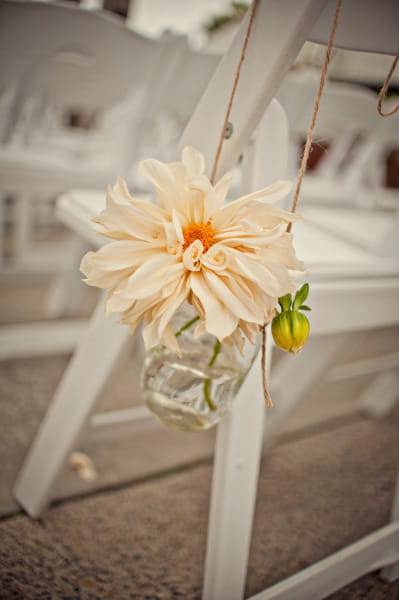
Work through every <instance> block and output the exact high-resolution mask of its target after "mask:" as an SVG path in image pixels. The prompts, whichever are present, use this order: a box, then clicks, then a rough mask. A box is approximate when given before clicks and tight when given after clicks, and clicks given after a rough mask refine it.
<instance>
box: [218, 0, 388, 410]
mask: <svg viewBox="0 0 399 600" xmlns="http://www.w3.org/2000/svg"><path fill="white" fill-rule="evenodd" d="M258 2H259V0H254V1H253V3H252V10H251V15H250V18H249V22H248V27H247V31H246V35H245V38H244V43H243V46H242V50H241V55H240V59H239V63H238V66H237V70H236V73H235V78H234V83H233V87H232V90H231V94H230V98H229V102H228V105H227V110H226V114H225V119H224V123H223V127H222V130H221V134H220V138H219V143H218V147H217V150H216V155H215V159H214V162H213V168H212V173H211V176H210V181H211V182H212V183H214V182H215V177H216V172H217V168H218V164H219V160H220V156H221V154H222V149H223V144H224V140H225V139H226V133H227V130H228V124H229V118H230V113H231V109H232V106H233V102H234V98H235V95H236V91H237V87H238V82H239V79H240V75H241V68H242V65H243V63H244V60H245V55H246V51H247V47H248V42H249V38H250V36H251V31H252V25H253V22H254V18H255V13H256V9H257V6H258ZM342 2H343V0H338V1H337V6H336V9H335V16H334V21H333V24H332V28H331V33H330V37H329V40H328V45H327V50H326V54H325V58H324V63H323V68H322V71H321V76H320V84H319V89H318V91H317V95H316V99H315V103H314V107H313V114H312V119H311V122H310V126H309V130H308V135H307V139H306V144H305V148H304V152H303V156H302V161H301V167H300V170H299V173H298V179H297V183H296V188H295V192H294V196H293V200H292V205H291V212H295V211H296V207H297V204H298V198H299V193H300V190H301V185H302V180H303V177H304V175H305V172H306V166H307V162H308V158H309V153H310V149H311V145H312V137H313V130H314V127H315V124H316V117H317V113H318V110H319V104H320V98H321V95H322V92H323V88H324V83H325V79H326V75H327V69H328V65H329V63H330V58H331V50H332V47H333V42H334V37H335V32H336V29H337V24H338V18H339V14H340V11H341V6H342ZM395 64H396V63H395ZM393 69H394V66H393V68H392V71H393ZM290 230H291V223H289V224H288V226H287V232H289V231H290ZM267 325H268V323H265V324H264V325H263V327H262V343H261V364H262V386H263V395H264V399H265V404H266V406H267V407H271V406H273V403H272V400H271V397H270V394H269V391H268V383H267V369H266V326H267Z"/></svg>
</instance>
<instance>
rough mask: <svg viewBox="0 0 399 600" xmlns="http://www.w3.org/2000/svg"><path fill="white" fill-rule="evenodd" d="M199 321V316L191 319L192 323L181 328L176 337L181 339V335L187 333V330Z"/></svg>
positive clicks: (189, 322)
mask: <svg viewBox="0 0 399 600" xmlns="http://www.w3.org/2000/svg"><path fill="white" fill-rule="evenodd" d="M198 319H199V316H198V315H197V316H196V317H194V318H193V319H191V321H188V323H186V324H185V325H183V327H180V329H179V330H178V331H176V333H175V337H179V335H181V334H182V333H183V331H186V329H189V328H190V327H191V325H193V324H194V323H195V322H196V321H198Z"/></svg>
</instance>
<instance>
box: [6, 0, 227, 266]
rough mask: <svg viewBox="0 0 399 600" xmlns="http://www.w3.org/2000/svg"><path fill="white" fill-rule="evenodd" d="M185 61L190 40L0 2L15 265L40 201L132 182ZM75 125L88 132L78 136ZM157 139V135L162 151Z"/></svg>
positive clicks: (72, 12)
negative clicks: (73, 189) (152, 128)
mask: <svg viewBox="0 0 399 600" xmlns="http://www.w3.org/2000/svg"><path fill="white" fill-rule="evenodd" d="M188 52H189V48H188V43H187V40H186V39H185V37H184V36H181V35H180V36H178V35H174V34H171V33H168V34H165V35H164V36H162V37H161V38H160V39H158V40H155V39H149V38H145V37H144V36H142V35H140V34H138V33H136V32H134V31H132V30H129V29H127V28H126V27H125V25H124V24H123V22H121V21H120V20H119V19H117V18H116V17H115V18H113V17H112V16H110V15H109V14H106V13H101V12H92V11H85V10H82V9H80V8H78V7H75V6H73V5H68V4H62V3H55V4H53V3H43V2H35V1H33V2H31V1H24V0H15V1H8V0H2V2H1V4H0V56H1V59H2V60H1V64H0V90H2V89H5V90H6V91H7V90H8V91H9V92H10V93H9V95H10V96H11V99H8V102H7V104H6V106H5V107H4V110H3V113H4V114H2V121H3V127H2V140H1V142H2V143H1V146H0V181H1V184H0V194H1V197H2V198H4V197H6V196H13V197H14V198H15V203H16V206H17V211H16V212H17V214H16V219H15V229H16V235H15V251H14V253H13V259H14V265H15V263H21V262H25V263H27V264H25V265H22V266H23V267H24V268H28V266H29V264H30V263H31V262H32V251H31V249H30V248H29V239H28V235H29V224H30V219H29V217H30V215H31V213H32V208H33V207H32V203H34V201H35V200H37V199H41V200H43V199H51V198H54V197H55V196H56V195H58V194H60V193H62V192H63V191H65V190H67V189H70V188H71V187H79V186H81V187H89V188H90V187H99V188H103V187H104V186H106V185H107V184H108V182H109V181H112V180H114V179H115V177H116V176H117V175H118V174H119V175H120V174H122V175H123V176H124V177H125V178H128V177H129V174H130V168H131V165H132V163H133V162H134V159H135V158H136V157H137V155H138V151H139V148H140V144H143V143H144V140H146V139H147V131H146V128H147V129H148V127H149V125H151V123H152V122H153V121H154V120H155V119H156V118H157V117H158V114H159V113H162V114H165V109H164V106H163V105H164V104H165V103H166V101H167V100H169V97H170V89H171V87H170V86H171V85H172V80H173V78H174V76H175V72H176V70H179V71H180V68H179V63H180V62H181V60H182V56H185V55H186V54H187V53H188ZM207 58H208V62H207V66H208V73H207V75H208V77H207V78H205V76H204V75H203V76H202V78H198V80H197V81H198V83H197V86H196V90H197V95H200V94H201V93H202V90H203V87H204V85H205V82H206V81H207V79H209V77H210V76H211V74H212V72H213V70H214V68H215V66H216V64H217V57H214V56H209V57H207ZM201 86H202V87H201ZM7 109H8V110H7ZM70 119H75V120H76V119H78V120H79V119H80V121H84V123H81V127H76V126H75V127H73V124H72V123H69V121H70ZM160 137H162V136H160V135H159V134H158V132H155V140H156V142H157V143H158V144H159V143H160V142H162V143H163V145H164V146H166V145H167V142H168V140H165V139H161V140H160ZM47 257H48V255H47Z"/></svg>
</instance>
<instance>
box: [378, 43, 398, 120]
mask: <svg viewBox="0 0 399 600" xmlns="http://www.w3.org/2000/svg"><path fill="white" fill-rule="evenodd" d="M398 60H399V52H398V53H397V55H396V56H395V58H394V60H393V63H392V66H391V68H390V69H389V71H388V75H387V76H386V78H385V82H384V85H383V86H382V88H381V91H380V95H379V96H378V104H377V110H378V112H379V114H380V115H381V117H390V116H391V115H394V114H395V113H396V112H398V110H399V104H397V105H396V106H395V107H394V108H393V109H392V110H390V111H389V112H383V110H382V103H383V101H384V99H385V96H386V93H387V90H388V86H389V84H390V82H391V79H392V75H393V72H394V70H395V67H396V65H397V64H398Z"/></svg>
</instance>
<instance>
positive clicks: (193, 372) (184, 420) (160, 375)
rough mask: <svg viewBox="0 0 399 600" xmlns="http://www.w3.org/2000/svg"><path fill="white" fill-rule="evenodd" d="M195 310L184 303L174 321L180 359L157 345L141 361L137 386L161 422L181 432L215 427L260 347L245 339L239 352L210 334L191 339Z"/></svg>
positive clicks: (192, 336)
mask: <svg viewBox="0 0 399 600" xmlns="http://www.w3.org/2000/svg"><path fill="white" fill-rule="evenodd" d="M193 315H195V313H194V311H193V310H192V309H191V307H185V308H184V310H182V311H179V314H178V316H177V317H176V319H175V320H174V322H173V326H174V330H175V331H177V332H179V331H180V332H179V333H178V341H179V346H180V348H181V351H182V357H181V358H180V357H179V356H177V355H176V354H175V353H174V352H172V351H171V350H169V349H168V348H165V347H164V346H158V347H157V348H154V349H153V350H151V351H150V352H149V353H148V354H147V356H146V358H145V360H144V365H143V370H142V374H141V387H142V393H143V398H144V401H145V403H146V405H147V407H148V408H149V410H150V411H151V412H153V413H154V414H155V415H156V417H157V418H158V419H159V420H160V421H161V422H162V423H164V424H165V425H168V426H170V427H173V428H175V429H179V430H181V431H204V430H206V429H209V428H210V427H213V426H214V425H217V423H219V421H220V420H221V419H222V417H223V416H224V415H225V414H226V413H227V412H228V411H229V409H230V407H231V403H232V400H233V398H234V396H235V395H236V394H237V392H238V390H239V388H240V386H241V384H242V382H243V381H244V379H245V376H246V374H247V372H248V370H249V368H250V366H251V365H252V362H253V360H254V359H255V356H256V354H257V353H258V350H259V343H258V342H257V343H256V344H251V343H250V342H248V341H246V342H245V345H244V349H243V351H242V354H241V353H240V352H239V350H238V349H237V348H227V347H226V346H224V345H223V344H220V342H218V340H217V339H216V338H215V337H214V336H212V335H209V334H206V335H202V336H200V337H199V338H195V337H194V329H195V323H193V324H192V325H191V326H190V327H187V328H186V329H184V330H183V331H181V329H182V328H184V326H185V325H186V324H188V323H190V321H192V320H193Z"/></svg>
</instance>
